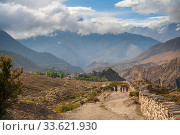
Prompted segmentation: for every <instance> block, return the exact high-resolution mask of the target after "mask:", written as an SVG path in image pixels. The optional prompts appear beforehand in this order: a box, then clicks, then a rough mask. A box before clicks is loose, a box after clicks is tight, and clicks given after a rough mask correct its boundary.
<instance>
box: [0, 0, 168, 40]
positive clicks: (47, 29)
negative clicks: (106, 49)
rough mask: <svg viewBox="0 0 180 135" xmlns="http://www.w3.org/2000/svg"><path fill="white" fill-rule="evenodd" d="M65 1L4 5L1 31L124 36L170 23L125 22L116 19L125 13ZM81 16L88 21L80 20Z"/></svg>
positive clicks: (0, 7) (163, 20) (163, 19)
mask: <svg viewBox="0 0 180 135" xmlns="http://www.w3.org/2000/svg"><path fill="white" fill-rule="evenodd" d="M11 1H13V2H11ZM62 1H63V0H38V2H37V3H36V4H34V5H33V2H32V1H31V0H26V1H24V0H9V2H5V3H2V2H0V29H3V30H5V31H7V32H8V33H9V34H11V35H12V36H13V37H14V38H16V39H23V38H29V37H36V36H37V35H49V34H50V33H52V32H54V31H56V30H62V31H65V30H69V31H71V32H77V33H79V34H82V35H86V34H90V33H99V34H105V33H108V32H110V33H122V32H125V31H128V30H129V29H130V28H131V27H133V26H140V27H154V26H157V25H160V24H163V23H166V22H168V21H169V17H167V16H161V17H154V18H153V17H151V18H148V19H146V20H138V21H137V20H130V19H128V20H122V19H118V18H115V17H114V16H116V15H117V14H124V13H118V12H97V11H95V10H93V9H92V8H91V7H66V6H65V5H63V4H62V3H61V2H62ZM29 3H32V4H29ZM79 17H83V18H84V19H82V21H77V20H78V19H79Z"/></svg>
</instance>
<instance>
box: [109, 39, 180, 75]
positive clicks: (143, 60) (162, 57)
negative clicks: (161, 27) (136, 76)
mask: <svg viewBox="0 0 180 135" xmlns="http://www.w3.org/2000/svg"><path fill="white" fill-rule="evenodd" d="M179 50H180V37H178V38H175V39H171V40H169V41H167V42H165V43H161V44H157V45H154V46H152V47H151V48H149V49H148V50H147V51H145V52H143V53H141V54H140V55H138V56H137V57H135V58H133V59H131V60H129V61H124V62H119V63H113V64H110V65H109V66H110V67H112V69H113V70H115V71H116V72H118V73H119V74H120V76H123V75H124V74H125V73H127V72H128V71H129V69H130V68H132V67H133V66H135V65H138V66H139V67H144V66H146V67H148V66H155V65H160V64H165V63H168V62H169V61H170V60H172V59H175V58H177V57H179Z"/></svg>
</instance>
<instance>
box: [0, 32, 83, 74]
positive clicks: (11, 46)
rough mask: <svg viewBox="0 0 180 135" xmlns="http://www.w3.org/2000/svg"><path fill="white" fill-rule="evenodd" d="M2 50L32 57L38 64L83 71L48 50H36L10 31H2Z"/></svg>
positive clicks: (0, 48)
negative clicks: (17, 38)
mask: <svg viewBox="0 0 180 135" xmlns="http://www.w3.org/2000/svg"><path fill="white" fill-rule="evenodd" d="M0 50H6V51H11V52H14V53H17V54H20V55H22V56H24V57H26V58H27V59H30V60H31V61H33V62H34V63H35V64H37V65H38V66H47V67H60V68H67V69H68V68H70V69H71V70H72V71H73V72H83V70H82V69H81V68H79V67H73V66H71V65H70V64H69V63H68V62H66V61H64V60H62V59H60V58H57V57H56V56H54V55H52V54H50V53H47V52H41V53H40V52H36V51H34V50H32V49H30V48H28V47H26V46H24V45H23V44H21V43H19V42H18V41H16V40H15V39H14V38H12V37H11V36H10V35H9V34H8V33H6V32H4V31H0Z"/></svg>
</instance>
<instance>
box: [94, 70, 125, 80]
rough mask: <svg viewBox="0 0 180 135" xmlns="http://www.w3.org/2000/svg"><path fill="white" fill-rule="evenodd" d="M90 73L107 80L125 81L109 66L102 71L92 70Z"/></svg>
mask: <svg viewBox="0 0 180 135" xmlns="http://www.w3.org/2000/svg"><path fill="white" fill-rule="evenodd" d="M91 75H92V76H97V77H99V78H106V79H108V81H125V79H124V78H122V77H120V76H119V75H118V73H117V72H115V71H114V70H112V68H109V67H108V68H106V69H104V70H102V71H92V73H91Z"/></svg>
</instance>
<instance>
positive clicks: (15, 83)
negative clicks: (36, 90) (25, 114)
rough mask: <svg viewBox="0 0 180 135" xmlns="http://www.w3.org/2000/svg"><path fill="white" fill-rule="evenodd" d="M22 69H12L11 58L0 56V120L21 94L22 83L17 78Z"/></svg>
mask: <svg viewBox="0 0 180 135" xmlns="http://www.w3.org/2000/svg"><path fill="white" fill-rule="evenodd" d="M22 72H23V69H22V68H20V69H13V64H12V58H11V57H9V56H7V55H1V56H0V118H2V116H3V115H4V114H5V113H6V109H7V108H8V107H10V106H11V105H12V104H13V103H15V102H16V101H17V96H18V95H19V94H20V93H21V92H22V83H21V82H20V80H19V76H20V75H21V74H22Z"/></svg>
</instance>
